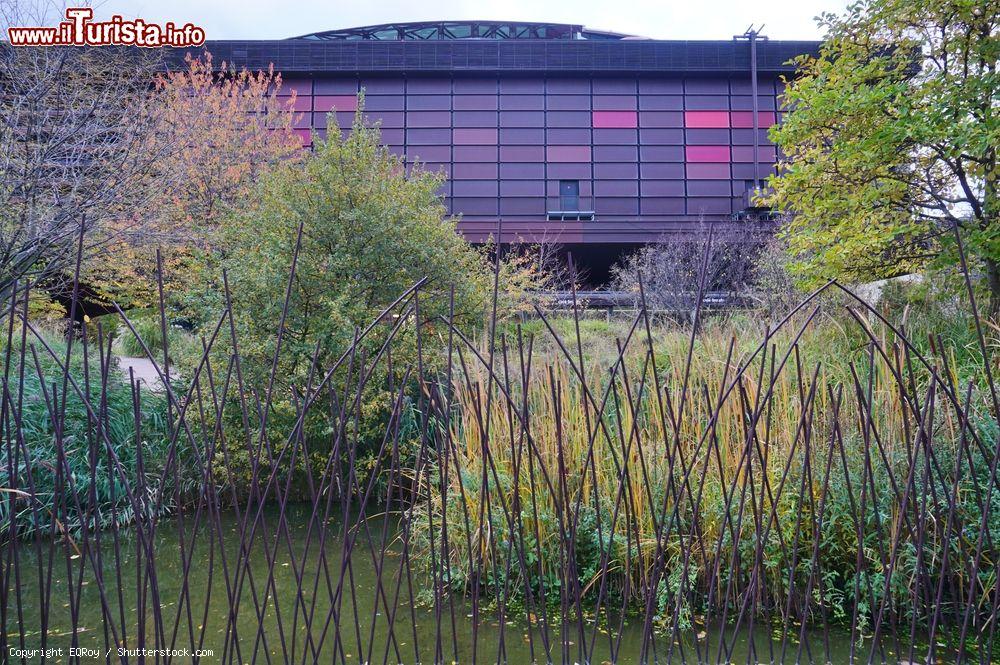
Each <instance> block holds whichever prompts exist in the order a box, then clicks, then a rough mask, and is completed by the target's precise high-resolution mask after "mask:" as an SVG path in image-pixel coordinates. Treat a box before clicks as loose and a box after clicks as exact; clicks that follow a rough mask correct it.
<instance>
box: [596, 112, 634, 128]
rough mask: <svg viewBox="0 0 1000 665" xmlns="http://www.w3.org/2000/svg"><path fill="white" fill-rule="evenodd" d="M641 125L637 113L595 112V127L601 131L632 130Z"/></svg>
mask: <svg viewBox="0 0 1000 665" xmlns="http://www.w3.org/2000/svg"><path fill="white" fill-rule="evenodd" d="M638 125H639V121H638V117H637V114H636V112H635V111H594V127H598V128H601V129H619V128H631V127H637V126H638Z"/></svg>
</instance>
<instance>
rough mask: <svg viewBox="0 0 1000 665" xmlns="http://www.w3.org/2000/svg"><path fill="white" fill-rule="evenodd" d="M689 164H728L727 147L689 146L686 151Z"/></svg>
mask: <svg viewBox="0 0 1000 665" xmlns="http://www.w3.org/2000/svg"><path fill="white" fill-rule="evenodd" d="M686 158H687V161H689V162H728V161H729V146H728V145H689V146H688V147H687V150H686Z"/></svg>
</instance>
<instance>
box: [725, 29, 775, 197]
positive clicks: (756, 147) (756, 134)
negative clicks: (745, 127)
mask: <svg viewBox="0 0 1000 665" xmlns="http://www.w3.org/2000/svg"><path fill="white" fill-rule="evenodd" d="M763 30H764V26H763V25H761V26H760V27H759V28H754V27H753V25H751V26H750V27H749V28H747V30H746V32H744V33H743V34H742V35H734V36H733V39H734V40H736V41H747V42H748V43H749V44H750V99H751V100H752V105H753V191H756V190H757V189H759V187H760V113H759V112H760V100H759V99H758V95H757V42H758V41H761V40H763V41H767V37H766V36H764V35H762V34H761V32H762V31H763ZM752 195H753V194H751V196H752ZM751 203H752V201H751Z"/></svg>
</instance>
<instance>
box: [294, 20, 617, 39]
mask: <svg viewBox="0 0 1000 665" xmlns="http://www.w3.org/2000/svg"><path fill="white" fill-rule="evenodd" d="M629 37H630V35H623V34H620V33H617V32H605V31H600V30H588V29H587V28H585V27H583V26H582V25H573V24H568V23H530V22H526V21H422V22H418V23H382V24H379V25H366V26H362V27H359V28H345V29H342V30H327V31H324V32H312V33H309V34H308V35H301V36H299V37H292V39H310V40H322V41H332V40H366V41H404V40H414V41H427V40H454V39H545V40H556V39H561V40H566V39H605V40H617V39H627V38H629Z"/></svg>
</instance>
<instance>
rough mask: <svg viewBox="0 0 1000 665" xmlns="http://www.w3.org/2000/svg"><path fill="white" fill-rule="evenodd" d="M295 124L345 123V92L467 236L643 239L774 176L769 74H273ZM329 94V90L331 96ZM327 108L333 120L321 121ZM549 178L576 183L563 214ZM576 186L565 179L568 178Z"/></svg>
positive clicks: (720, 208) (730, 206)
mask: <svg viewBox="0 0 1000 665" xmlns="http://www.w3.org/2000/svg"><path fill="white" fill-rule="evenodd" d="M285 80H286V86H285V88H284V89H283V91H282V94H291V92H292V91H293V90H294V91H295V94H296V108H297V109H298V110H299V111H300V112H301V113H302V116H301V118H300V120H299V127H300V128H301V133H302V137H303V141H304V142H305V143H306V144H308V142H309V140H310V128H312V130H313V131H315V133H316V134H317V135H318V136H321V137H323V136H325V135H326V132H327V128H328V125H329V123H330V122H331V121H332V120H333V118H336V121H337V122H338V123H339V124H340V126H341V127H343V128H345V129H346V128H349V127H350V125H351V122H352V121H353V117H354V111H355V109H356V97H355V95H356V94H357V93H358V92H363V93H364V98H365V108H364V118H365V120H366V121H368V122H378V123H380V125H381V127H382V134H383V139H384V141H385V143H386V145H388V146H389V147H390V148H391V149H392V150H393V151H394V152H396V153H397V154H399V155H401V156H403V157H404V158H405V159H406V162H407V163H408V164H413V163H416V162H419V163H421V164H422V165H423V166H424V168H427V169H430V170H434V171H443V172H444V173H445V175H446V176H447V178H448V182H447V183H446V184H445V185H444V187H443V188H442V191H441V193H442V195H443V196H444V197H445V199H446V202H447V205H448V210H449V212H451V213H453V214H460V215H461V218H462V219H461V223H460V228H461V230H462V232H463V233H465V234H467V236H468V237H469V238H470V239H471V240H473V241H481V240H483V239H484V238H485V237H487V236H488V235H489V234H491V233H493V234H495V233H496V230H497V223H498V220H499V219H502V220H503V226H502V228H503V233H504V236H505V238H504V239H505V240H509V239H513V238H514V237H522V238H525V239H541V238H547V239H551V240H559V241H560V242H569V243H577V242H643V241H648V240H651V239H653V238H654V237H655V236H657V235H659V234H660V233H662V232H666V231H670V230H675V229H677V228H679V225H683V224H685V223H690V222H691V221H696V220H698V219H701V218H709V219H723V218H724V219H728V218H730V217H731V215H733V214H734V213H739V212H740V211H742V210H744V209H745V208H746V207H747V200H748V199H747V191H748V190H750V189H752V188H753V187H754V186H755V182H759V181H761V180H763V179H765V178H767V176H768V175H770V174H771V173H772V172H773V170H774V163H775V161H776V158H777V155H776V151H775V148H774V146H773V144H771V143H770V141H769V140H768V137H767V129H768V127H770V126H771V125H772V124H774V123H775V122H776V121H777V118H778V114H777V112H776V107H777V96H778V95H779V94H780V92H781V85H782V84H781V83H780V81H778V80H777V77H769V78H764V77H761V79H760V80H759V81H758V95H757V106H758V109H759V110H758V137H757V138H758V147H757V150H756V152H757V170H756V172H755V170H754V147H753V142H754V141H753V139H754V135H753V111H752V110H750V109H752V108H753V101H754V100H753V96H752V94H751V90H750V87H749V83H748V82H747V78H746V77H725V78H722V77H712V78H707V77H704V76H698V77H693V76H687V77H685V76H659V77H656V76H648V75H647V76H643V77H637V76H631V77H627V76H615V77H606V76H591V77H586V78H581V77H570V76H564V75H552V74H548V75H531V76H516V77H513V76H510V75H504V76H490V77H487V76H481V75H478V76H477V75H452V76H428V77H413V76H408V77H403V76H400V77H398V78H394V77H386V76H384V75H380V76H371V77H366V76H361V75H358V76H349V77H348V76H336V77H331V76H324V75H321V74H315V75H311V76H308V77H302V76H296V75H286V79H285ZM334 93H335V94H334ZM328 113H332V114H333V115H331V116H329V117H328V116H327V114H328ZM560 183H563V186H564V187H569V186H575V188H576V189H575V190H574V193H575V195H576V198H575V199H574V201H575V206H574V208H575V209H576V210H577V211H581V212H584V213H591V212H592V213H593V215H592V218H588V219H582V220H581V219H559V218H558V217H559V215H554V214H553V213H557V212H567V211H566V210H565V208H566V207H567V206H566V205H565V203H567V202H570V203H571V202H573V201H566V199H565V198H561V194H560ZM567 183H575V185H572V184H567Z"/></svg>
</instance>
